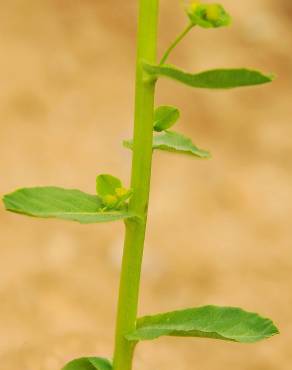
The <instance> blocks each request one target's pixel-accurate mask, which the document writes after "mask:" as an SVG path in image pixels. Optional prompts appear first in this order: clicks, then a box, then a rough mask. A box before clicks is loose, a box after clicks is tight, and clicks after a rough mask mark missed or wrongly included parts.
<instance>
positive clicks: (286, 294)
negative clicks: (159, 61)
mask: <svg viewBox="0 0 292 370" xmlns="http://www.w3.org/2000/svg"><path fill="white" fill-rule="evenodd" d="M223 3H224V5H225V6H226V8H227V9H229V10H230V12H231V14H233V17H234V24H233V26H232V28H231V29H220V30H217V31H214V30H201V29H196V30H194V32H193V33H192V34H191V35H190V36H189V37H188V38H187V39H186V40H185V41H184V42H183V43H182V44H181V46H180V47H179V48H178V49H177V50H176V51H175V52H174V54H173V55H172V57H171V62H172V63H176V64H178V65H179V66H180V67H183V68H185V69H187V70H190V71H200V70H202V69H207V68H215V67H242V66H246V67H252V68H258V69H261V70H263V71H266V72H273V73H275V74H276V75H277V76H278V78H277V80H276V81H275V82H274V83H273V84H270V85H266V86H263V87H257V88H247V89H242V90H232V91H225V92H209V91H203V90H192V89H189V88H186V87H184V86H180V85H176V84H174V83H173V82H172V81H168V80H161V81H160V82H159V85H158V90H157V104H174V105H177V106H178V107H179V108H180V109H181V111H182V117H181V122H180V123H179V125H178V126H177V130H180V131H181V132H182V133H185V134H187V135H189V136H191V137H192V138H193V140H194V142H195V143H196V144H197V145H198V146H200V147H202V148H205V149H209V150H211V152H212V154H213V159H212V160H210V161H196V160H193V159H191V158H188V157H184V156H175V155H170V154H167V153H160V152H156V153H155V155H154V166H153V181H152V193H151V203H150V217H149V227H148V234H147V240H146V249H145V260H144V266H143V275H142V286H141V301H140V310H139V311H140V314H147V313H156V312H160V311H167V310H173V309H179V308H184V307H189V306H199V305H205V304H218V305H232V306H242V307H244V308H245V309H247V310H250V311H256V312H260V313H261V314H262V315H264V316H268V317H271V318H273V319H274V321H275V323H276V324H277V325H278V326H279V328H280V330H281V336H277V337H275V338H272V339H271V340H268V341H265V342H261V343H258V344H255V345H240V344H232V343H231V344H230V343H224V342H220V341H219V342H216V341H210V340H196V339H175V338H163V339H160V340H158V341H156V342H149V343H148V342H147V343H143V344H141V345H140V346H139V347H138V350H137V356H136V358H135V369H139V370H147V369H151V368H154V369H157V370H158V369H159V370H167V369H170V367H171V368H174V369H179V370H190V369H200V370H211V369H212V370H213V369H215V368H216V369H217V370H226V369H233V368H236V369H237V370H288V369H291V362H292V352H291V341H292V320H291V307H292V288H291V286H292V245H291V244H292V235H291V230H292V217H291V216H292V202H291V199H292V161H291V155H292V126H291V112H292V111H291V89H290V86H291V83H292V76H291V72H292V67H291V62H292V53H291V47H292V31H291V19H292V5H291V1H290V0H278V1H274V0H245V1H241V2H237V1H236V2H234V1H232V0H224V1H223ZM136 13H137V1H136V0H128V1H123V2H118V1H113V0H107V1H100V0H99V1H98V0H96V1H94V0H71V1H69V0H42V1H36V0H25V1H24V0H10V1H2V2H1V4H0V81H1V87H0V126H1V135H0V169H1V175H0V176H1V182H0V193H1V194H4V193H7V192H10V191H11V190H14V189H15V188H17V187H20V186H34V185H59V186H63V187H76V188H80V189H82V190H84V191H87V192H90V193H94V192H95V176H96V175H97V174H98V173H104V172H106V173H112V174H114V175H116V176H118V177H121V178H122V179H123V180H124V182H125V183H126V184H128V179H129V173H130V162H131V157H130V153H129V152H128V151H127V150H125V149H123V148H122V146H121V141H122V140H123V139H125V138H129V137H130V136H131V131H132V123H133V122H132V116H133V113H132V112H133V95H134V89H133V87H134V62H135V32H136ZM185 23H186V17H185V15H184V13H183V11H182V8H181V3H180V1H179V0H161V20H160V43H159V45H160V46H159V52H160V54H161V52H162V51H163V50H164V49H165V48H166V47H167V46H168V44H169V43H170V41H171V40H172V39H173V38H174V37H175V36H176V35H177V33H178V32H180V31H181V30H182V28H183V27H184V25H185ZM0 222H1V223H0V330H1V337H0V363H1V368H2V369H3V370H4V369H5V370H16V369H19V366H20V365H19V364H21V369H22V370H58V369H60V368H61V367H62V365H64V363H65V362H66V361H68V360H71V359H72V358H74V357H78V356H82V355H94V354H96V355H101V356H105V357H111V354H112V348H113V335H114V324H115V310H116V299H117V298H116V297H117V289H118V279H119V264H120V256H121V251H122V242H123V225H122V223H114V224H100V225H98V224H97V225H89V226H81V225H79V224H77V223H76V224H75V223H70V222H62V221H54V220H49V221H44V220H37V219H30V218H25V217H22V216H18V215H14V214H9V213H6V212H4V209H3V206H2V205H1V208H0Z"/></svg>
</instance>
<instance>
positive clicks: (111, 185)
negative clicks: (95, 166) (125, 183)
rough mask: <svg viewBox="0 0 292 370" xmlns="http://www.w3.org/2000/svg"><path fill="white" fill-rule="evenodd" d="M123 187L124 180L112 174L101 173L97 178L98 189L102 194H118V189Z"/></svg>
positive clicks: (98, 192) (99, 193)
mask: <svg viewBox="0 0 292 370" xmlns="http://www.w3.org/2000/svg"><path fill="white" fill-rule="evenodd" d="M121 187H122V182H121V180H120V179H118V178H117V177H114V176H112V175H106V174H103V175H99V176H97V178H96V191H97V194H98V195H100V196H105V195H116V189H118V188H121Z"/></svg>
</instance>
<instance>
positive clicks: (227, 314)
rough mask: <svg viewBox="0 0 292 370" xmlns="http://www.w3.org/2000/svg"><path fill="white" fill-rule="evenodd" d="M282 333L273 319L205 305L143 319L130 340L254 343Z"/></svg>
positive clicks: (129, 335) (128, 337)
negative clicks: (171, 338) (197, 339)
mask: <svg viewBox="0 0 292 370" xmlns="http://www.w3.org/2000/svg"><path fill="white" fill-rule="evenodd" d="M278 333H279V332H278V329H277V328H276V327H275V325H274V324H273V322H272V321H271V320H269V319H266V318H262V317H260V316H259V315H258V314H255V313H250V312H247V311H244V310H242V309H241V308H234V307H217V306H204V307H199V308H190V309H186V310H181V311H173V312H167V313H162V314H158V315H154V316H145V317H142V318H140V319H138V322H137V329H136V330H134V331H133V332H131V333H129V334H127V335H126V338H127V339H128V340H130V341H139V340H151V339H156V338H158V337H161V336H164V335H168V336H169V335H170V336H179V337H200V338H211V339H222V340H229V341H234V342H240V343H253V342H257V341H260V340H262V339H266V338H269V337H271V336H273V335H275V334H278Z"/></svg>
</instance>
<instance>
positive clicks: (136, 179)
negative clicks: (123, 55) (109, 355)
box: [113, 0, 159, 370]
mask: <svg viewBox="0 0 292 370" xmlns="http://www.w3.org/2000/svg"><path fill="white" fill-rule="evenodd" d="M139 5H140V10H139V22H138V25H139V26H138V46H137V65H136V96H135V127H134V144H133V161H132V178H131V188H132V189H133V197H132V199H131V201H130V204H129V210H130V211H132V212H134V213H136V214H137V215H138V216H139V218H137V219H135V220H134V219H132V220H129V221H127V222H126V235H125V244H124V255H123V262H122V270H121V277H120V289H119V300H118V310H117V322H116V338H115V351H114V359H113V368H114V370H131V369H132V359H133V353H134V348H135V344H133V343H131V342H129V341H127V340H126V339H125V337H124V336H125V334H127V333H129V332H130V331H132V330H133V329H135V327H136V320H137V310H138V298H139V286H140V275H141V265H142V257H143V248H144V239H145V230H146V223H147V210H148V200H149V191H150V177H151V162H152V140H153V111H154V92H155V81H154V80H151V79H149V78H145V73H144V71H143V61H146V62H148V63H155V62H156V49H157V28H158V6H159V0H139ZM146 77H147V76H146Z"/></svg>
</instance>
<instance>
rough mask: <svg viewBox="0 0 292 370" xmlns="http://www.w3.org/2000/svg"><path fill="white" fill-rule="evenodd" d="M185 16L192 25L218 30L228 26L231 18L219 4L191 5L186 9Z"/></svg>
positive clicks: (195, 3)
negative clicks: (186, 15)
mask: <svg viewBox="0 0 292 370" xmlns="http://www.w3.org/2000/svg"><path fill="white" fill-rule="evenodd" d="M187 14H188V16H189V18H190V21H191V22H192V24H193V25H194V26H195V25H198V26H200V27H203V28H218V27H224V26H229V25H230V23H231V16H230V15H229V14H228V13H227V12H226V11H225V9H224V8H223V6H222V5H220V4H199V3H198V2H194V3H192V4H191V5H190V6H189V7H188V8H187Z"/></svg>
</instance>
